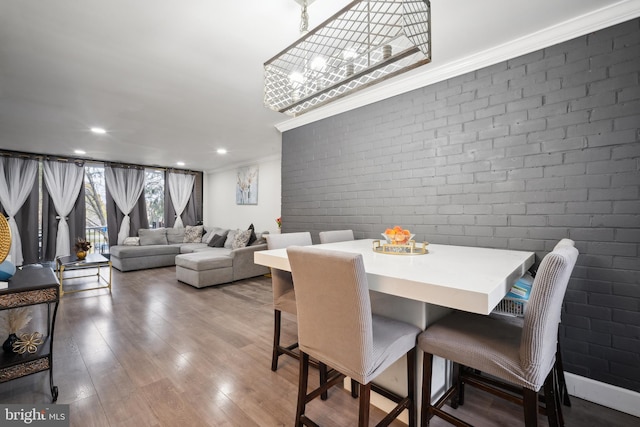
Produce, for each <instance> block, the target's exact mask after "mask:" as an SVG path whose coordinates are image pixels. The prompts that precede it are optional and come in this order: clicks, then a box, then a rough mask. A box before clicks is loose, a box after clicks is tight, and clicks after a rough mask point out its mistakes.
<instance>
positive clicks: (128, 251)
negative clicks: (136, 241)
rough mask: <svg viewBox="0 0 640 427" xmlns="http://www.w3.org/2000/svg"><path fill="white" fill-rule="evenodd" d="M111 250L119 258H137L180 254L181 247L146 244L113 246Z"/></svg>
mask: <svg viewBox="0 0 640 427" xmlns="http://www.w3.org/2000/svg"><path fill="white" fill-rule="evenodd" d="M109 251H110V252H111V255H112V256H114V257H117V258H135V257H147V256H154V255H171V254H176V255H177V254H179V253H180V248H179V247H177V246H169V245H146V246H122V245H116V246H112V247H111V248H110V249H109Z"/></svg>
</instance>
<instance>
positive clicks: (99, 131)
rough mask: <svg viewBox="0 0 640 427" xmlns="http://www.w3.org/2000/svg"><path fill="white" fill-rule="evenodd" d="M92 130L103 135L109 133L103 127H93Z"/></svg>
mask: <svg viewBox="0 0 640 427" xmlns="http://www.w3.org/2000/svg"><path fill="white" fill-rule="evenodd" d="M91 132H93V133H98V134H101V135H102V134H105V133H107V131H106V130H104V129H103V128H91Z"/></svg>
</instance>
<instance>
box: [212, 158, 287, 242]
mask: <svg viewBox="0 0 640 427" xmlns="http://www.w3.org/2000/svg"><path fill="white" fill-rule="evenodd" d="M253 165H257V166H258V204H257V205H236V193H235V191H236V172H237V170H238V168H239V167H246V166H253ZM280 175H281V158H280V156H277V158H276V157H274V158H268V159H264V160H261V161H256V162H253V163H250V164H246V165H234V166H233V167H230V168H229V169H224V170H218V171H212V172H209V173H206V174H205V176H204V194H203V206H204V224H205V225H207V226H215V227H223V228H240V229H246V228H247V227H248V226H249V224H251V223H253V225H254V227H255V229H256V231H257V232H262V231H267V230H269V231H271V232H273V231H275V230H277V228H278V226H277V224H276V218H278V217H279V216H280V199H281V179H280Z"/></svg>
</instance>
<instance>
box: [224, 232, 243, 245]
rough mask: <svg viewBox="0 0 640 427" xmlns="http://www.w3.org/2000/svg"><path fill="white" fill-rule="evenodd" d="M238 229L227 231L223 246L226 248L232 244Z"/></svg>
mask: <svg viewBox="0 0 640 427" xmlns="http://www.w3.org/2000/svg"><path fill="white" fill-rule="evenodd" d="M239 231H240V230H229V232H228V233H227V240H225V241H224V247H225V248H227V249H231V245H232V244H233V240H234V239H235V238H236V234H237V233H238V232H239Z"/></svg>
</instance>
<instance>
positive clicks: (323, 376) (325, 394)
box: [318, 362, 329, 400]
mask: <svg viewBox="0 0 640 427" xmlns="http://www.w3.org/2000/svg"><path fill="white" fill-rule="evenodd" d="M318 371H320V387H322V386H323V385H325V384H326V383H327V365H326V364H324V363H322V362H318ZM328 396H329V392H328V391H325V392H323V393H322V394H321V395H320V399H321V400H327V397H328Z"/></svg>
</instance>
